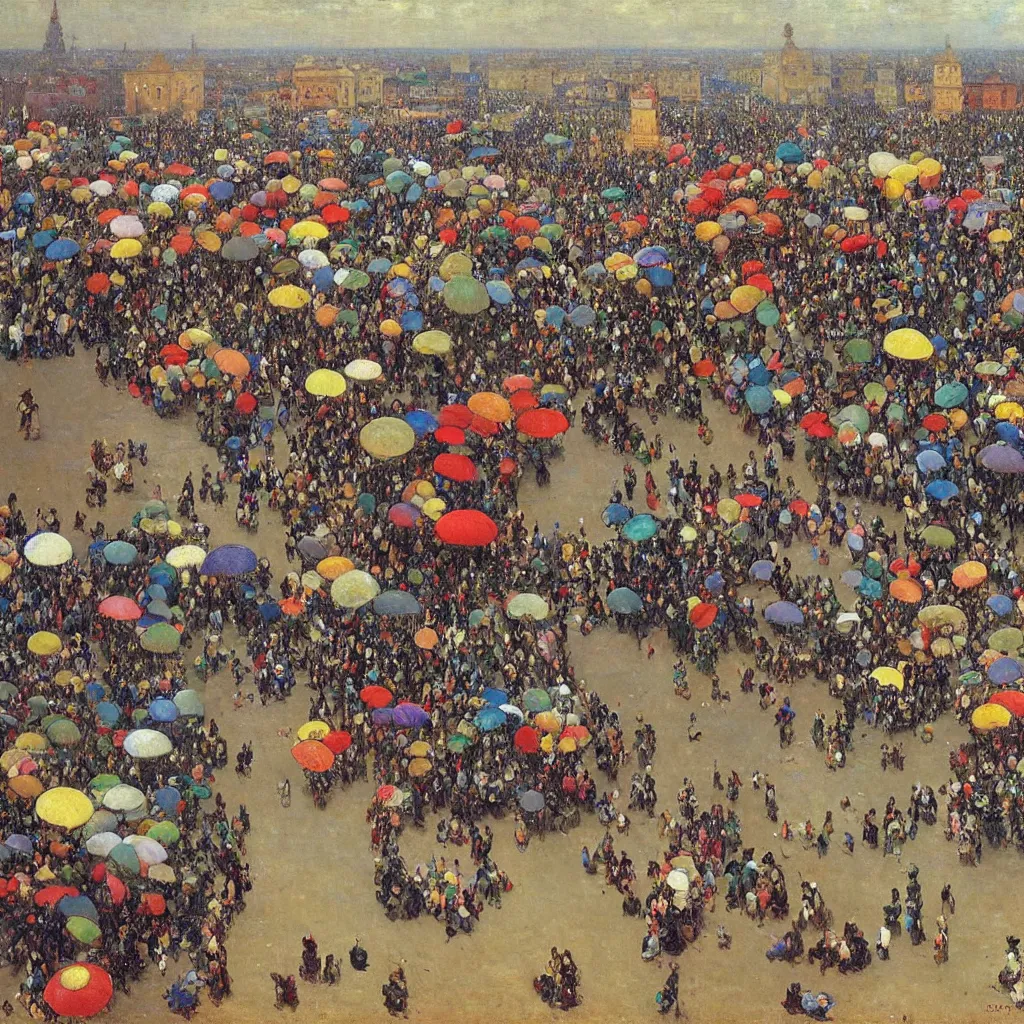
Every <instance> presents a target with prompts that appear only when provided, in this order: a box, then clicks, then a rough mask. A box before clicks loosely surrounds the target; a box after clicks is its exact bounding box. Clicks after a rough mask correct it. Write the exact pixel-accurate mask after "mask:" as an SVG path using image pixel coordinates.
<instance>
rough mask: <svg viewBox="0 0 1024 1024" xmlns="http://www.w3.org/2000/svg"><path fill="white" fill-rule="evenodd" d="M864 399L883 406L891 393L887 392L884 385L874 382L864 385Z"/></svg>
mask: <svg viewBox="0 0 1024 1024" xmlns="http://www.w3.org/2000/svg"><path fill="white" fill-rule="evenodd" d="M864 397H865V398H866V399H867V400H868V401H869V402H874V403H875V404H876V405H881V404H882V403H883V402H884V401H885V400H886V398H888V397H889V392H888V391H886V390H885V385H884V384H879V383H878V381H876V380H873V381H872V382H871V383H870V384H865V385H864Z"/></svg>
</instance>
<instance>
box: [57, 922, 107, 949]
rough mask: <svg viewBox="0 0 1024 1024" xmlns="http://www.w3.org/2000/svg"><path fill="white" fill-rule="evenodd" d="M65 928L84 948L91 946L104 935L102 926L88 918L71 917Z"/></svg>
mask: <svg viewBox="0 0 1024 1024" xmlns="http://www.w3.org/2000/svg"><path fill="white" fill-rule="evenodd" d="M65 927H66V928H67V930H68V934H69V935H71V937H72V938H74V939H76V940H77V941H78V942H81V943H82V945H83V946H91V945H92V944H93V943H94V942H96V941H97V940H98V939H99V937H100V936H101V935H102V934H103V933H102V932H101V931H100V926H99V925H98V924H96V923H95V922H94V921H90V920H89V918H87V917H69V918H68V923H67V925H66V926H65Z"/></svg>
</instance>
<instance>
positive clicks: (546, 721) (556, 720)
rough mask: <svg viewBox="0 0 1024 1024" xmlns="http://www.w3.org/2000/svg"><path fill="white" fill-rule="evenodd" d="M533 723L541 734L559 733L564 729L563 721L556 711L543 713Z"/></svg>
mask: <svg viewBox="0 0 1024 1024" xmlns="http://www.w3.org/2000/svg"><path fill="white" fill-rule="evenodd" d="M533 721H534V723H535V724H536V726H537V728H538V729H540V730H541V732H558V731H559V730H560V729H561V728H562V719H561V718H560V717H559V715H558V713H557V712H556V711H542V712H541V713H540V714H539V715H537V717H536V718H535V719H534V720H533Z"/></svg>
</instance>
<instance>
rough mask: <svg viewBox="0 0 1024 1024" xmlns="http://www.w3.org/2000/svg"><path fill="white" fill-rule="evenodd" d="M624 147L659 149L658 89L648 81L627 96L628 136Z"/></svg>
mask: <svg viewBox="0 0 1024 1024" xmlns="http://www.w3.org/2000/svg"><path fill="white" fill-rule="evenodd" d="M626 148H627V149H629V150H630V151H633V150H660V149H661V126H660V124H659V115H658V91H657V90H656V89H655V88H654V86H653V85H650V84H649V83H648V84H646V85H642V86H641V87H640V88H639V89H637V90H636V91H635V92H634V93H633V94H632V95H631V96H630V98H629V138H628V140H627V143H626Z"/></svg>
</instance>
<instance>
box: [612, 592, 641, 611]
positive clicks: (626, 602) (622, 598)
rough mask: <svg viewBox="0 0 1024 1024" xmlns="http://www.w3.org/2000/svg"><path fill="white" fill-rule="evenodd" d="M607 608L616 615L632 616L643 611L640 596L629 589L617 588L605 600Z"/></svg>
mask: <svg viewBox="0 0 1024 1024" xmlns="http://www.w3.org/2000/svg"><path fill="white" fill-rule="evenodd" d="M605 602H606V604H607V605H608V608H609V609H610V610H611V611H613V612H615V613H616V614H618V615H634V614H636V613H637V612H640V611H642V610H643V606H644V604H643V601H642V600H641V599H640V595H639V594H637V593H636V592H635V591H633V590H630V589H629V587H617V588H616V589H615V590H613V591H612V592H611V593H610V594H609V595H608V596H607V597H606V598H605Z"/></svg>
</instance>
